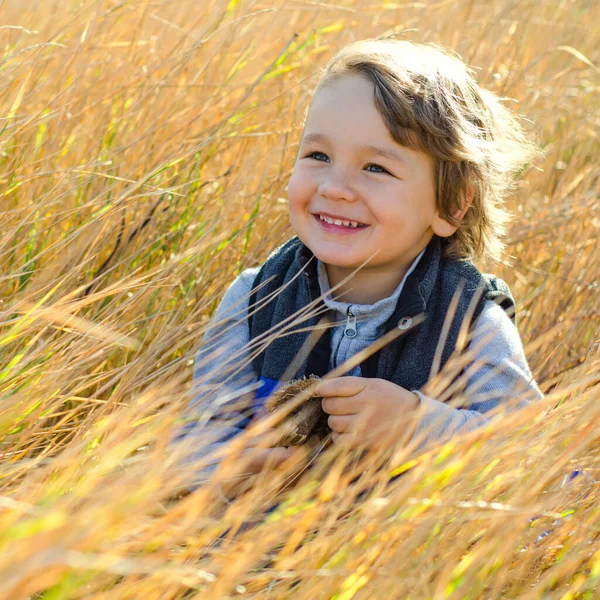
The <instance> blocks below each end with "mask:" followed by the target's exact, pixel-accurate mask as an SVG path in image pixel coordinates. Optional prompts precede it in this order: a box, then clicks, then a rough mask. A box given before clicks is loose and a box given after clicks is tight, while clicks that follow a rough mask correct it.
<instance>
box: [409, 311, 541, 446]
mask: <svg viewBox="0 0 600 600" xmlns="http://www.w3.org/2000/svg"><path fill="white" fill-rule="evenodd" d="M467 351H471V352H473V353H474V360H473V363H472V366H470V367H468V368H467V374H468V379H467V383H466V390H465V392H466V395H467V397H470V398H472V399H473V401H472V403H471V404H470V405H469V406H468V408H456V407H453V406H450V405H448V404H444V403H442V402H440V401H438V400H435V399H433V398H429V397H427V396H425V395H424V394H422V393H421V392H419V391H418V390H414V392H415V393H416V394H417V395H418V396H419V398H420V399H421V407H420V417H419V420H418V421H417V425H416V429H415V432H414V434H413V439H415V440H419V441H420V443H419V447H422V446H424V445H426V444H427V443H428V442H430V441H445V440H447V439H449V438H451V437H452V436H453V435H454V434H455V433H457V432H458V431H460V432H466V431H470V430H473V429H475V428H477V427H479V426H480V425H482V424H483V423H485V422H487V421H488V420H489V417H488V416H487V415H486V414H485V413H487V412H489V411H491V410H492V409H494V408H496V407H498V406H500V405H501V404H507V403H510V406H507V408H511V409H516V408H520V407H522V406H525V405H526V404H528V403H529V401H531V400H538V399H540V398H542V397H543V395H542V393H541V391H540V389H539V388H538V386H537V384H536V383H535V381H534V379H533V375H532V374H531V371H530V369H529V365H528V364H527V359H526V358H525V352H524V350H523V344H522V342H521V338H520V337H519V332H518V331H517V328H516V327H515V325H514V324H513V322H512V321H511V320H510V318H509V317H508V316H507V314H506V313H505V312H504V310H503V309H502V308H501V307H500V306H499V305H498V304H496V303H495V302H492V301H488V302H487V303H486V305H485V307H484V310H483V311H482V313H481V315H480V316H479V318H478V319H477V321H476V323H475V328H474V333H473V339H472V340H471V342H470V344H469V346H468V349H467ZM513 399H516V400H515V401H514V402H511V400H513Z"/></svg>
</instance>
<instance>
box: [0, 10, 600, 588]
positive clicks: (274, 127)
mask: <svg viewBox="0 0 600 600" xmlns="http://www.w3.org/2000/svg"><path fill="white" fill-rule="evenodd" d="M0 15H1V17H2V18H1V20H0V23H1V25H0V39H1V42H2V43H1V46H0V47H1V48H2V52H3V54H2V58H1V62H0V69H1V71H0V73H1V77H0V103H1V109H0V180H1V182H2V188H1V189H2V194H3V197H2V201H1V204H0V215H1V218H2V221H1V223H2V229H1V230H0V231H1V233H0V265H1V271H0V318H1V321H0V352H1V355H0V356H1V360H0V397H1V403H0V445H1V452H2V463H1V466H0V473H1V479H0V486H1V490H0V515H1V519H0V544H1V545H0V548H1V552H0V597H2V598H19V599H20V598H44V599H46V600H48V599H59V598H60V599H62V598H92V597H93V598H144V599H151V598H157V599H158V598H160V599H164V598H181V597H192V596H194V595H198V597H201V598H213V597H226V596H228V595H231V596H238V595H241V596H247V597H252V596H260V597H268V598H283V597H289V596H290V595H292V594H293V596H294V598H307V599H313V598H317V597H318V598H331V599H334V598H335V599H336V600H349V599H350V598H409V597H410V598H481V597H486V598H514V597H522V598H563V599H568V598H569V599H570V598H591V597H595V594H596V592H595V591H594V590H596V587H597V583H598V578H599V577H600V543H599V542H598V541H597V537H598V528H599V524H600V508H599V507H598V504H597V502H596V498H597V497H596V491H597V486H596V485H594V484H593V483H591V482H590V481H589V480H587V479H585V477H584V476H581V477H578V478H576V479H575V480H574V481H573V483H572V485H570V486H567V487H561V482H562V480H563V478H564V476H565V475H566V474H568V473H570V472H571V471H572V470H573V469H574V468H576V467H583V468H584V469H585V471H586V472H587V473H589V474H590V475H592V476H598V473H599V464H598V460H599V454H600V453H599V449H598V442H599V440H600V420H599V419H598V417H599V416H600V415H599V414H598V413H599V412H600V404H599V401H600V386H599V384H598V381H599V378H600V375H599V373H600V354H599V349H598V345H599V342H600V297H599V293H598V292H599V285H600V278H599V276H598V273H599V272H600V246H599V243H598V234H599V231H600V203H599V199H598V191H599V189H600V178H599V175H598V157H599V155H600V153H599V147H600V143H599V139H598V131H599V130H600V102H599V95H598V92H599V90H600V44H599V43H598V42H599V40H600V5H599V4H598V3H597V2H594V1H588V0H564V1H560V2H558V1H557V2H533V1H516V0H501V1H498V2H493V3H491V2H487V1H484V0H479V1H471V0H469V1H464V0H457V1H455V2H426V3H400V2H399V3H391V2H386V3H382V2H375V3H373V2H369V1H367V0H355V1H350V0H340V1H338V2H336V3H335V4H328V3H324V2H312V1H310V2H309V1H307V0H299V1H297V2H292V1H282V2H278V3H277V2H267V1H264V2H260V1H257V0H231V1H230V2H227V1H226V0H206V1H204V2H190V1H187V0H182V1H181V2H178V3H172V2H167V1H163V0H157V1H154V2H151V1H144V0H138V1H130V2H128V1H124V2H117V1H116V0H97V1H95V2H91V1H82V2H78V3H77V2H69V1H66V2H62V3H58V2H45V3H39V2H33V1H31V0H27V1H23V2H20V3H16V2H5V3H3V4H2V5H0ZM402 31H406V33H405V34H404V35H405V37H407V38H409V39H413V40H415V41H435V42H438V43H442V44H445V45H448V46H450V47H452V48H454V49H455V50H456V51H457V52H458V53H459V54H461V56H462V57H463V59H464V60H465V61H466V62H467V63H468V64H470V65H472V66H474V67H479V73H478V79H479V81H480V82H481V83H482V84H483V85H484V86H487V87H489V88H491V89H492V90H494V91H496V92H497V93H498V94H500V95H502V96H507V97H508V98H510V99H511V100H509V101H508V102H509V103H510V104H511V105H512V106H513V107H514V109H515V110H516V111H517V112H519V113H521V114H524V115H526V116H527V117H528V118H529V119H531V121H532V123H531V124H530V129H531V133H532V135H533V136H534V137H536V139H537V140H538V141H539V143H540V145H541V146H542V147H543V149H544V154H545V156H544V158H541V159H540V160H539V161H538V163H537V164H535V165H532V166H530V167H529V168H528V169H527V170H526V171H525V172H524V173H523V174H522V177H521V179H522V185H521V187H520V189H519V191H518V192H517V193H516V194H514V195H513V196H512V197H511V198H510V200H509V204H510V206H511V209H512V211H513V213H514V215H515V220H514V222H513V225H512V227H511V229H510V234H509V239H508V252H509V254H510V256H511V257H512V258H511V260H510V261H507V263H506V264H505V265H501V266H500V267H499V268H496V269H495V270H496V272H497V273H498V274H499V275H500V276H502V277H503V278H505V279H506V280H507V281H508V282H509V284H510V285H511V288H512V290H513V293H514V294H515V296H516V297H517V299H518V302H519V307H520V313H519V316H520V324H519V328H520V332H521V335H522V338H523V340H524V342H525V343H526V344H527V353H528V357H529V360H530V363H531V366H532V368H533V370H534V373H535V375H536V378H537V379H538V381H539V382H540V385H541V387H542V389H543V390H544V391H545V392H546V393H547V394H548V395H547V399H546V400H545V401H544V402H543V403H541V404H540V405H538V406H536V407H532V409H531V410H527V411H523V412H521V413H519V414H517V415H515V416H514V417H512V418H511V419H510V420H503V421H502V422H501V423H500V424H498V425H497V426H495V427H494V428H493V429H492V428H487V429H484V430H482V431H480V432H478V433H477V434H473V435H471V436H469V437H464V438H460V439H457V440H455V441H453V442H452V443H451V444H448V445H446V446H444V447H443V448H437V449H433V450H432V451H431V452H430V453H429V454H426V455H423V456H421V457H419V458H417V459H416V460H415V462H409V463H407V462H406V461H407V460H408V458H407V457H406V456H404V455H403V453H402V452H400V451H398V452H395V453H392V452H391V453H390V455H388V456H385V457H379V459H378V460H380V461H387V462H382V464H384V465H385V468H384V469H380V470H378V471H377V472H376V471H375V468H374V466H375V465H374V464H373V463H369V464H365V462H364V461H363V462H361V461H360V460H358V458H357V457H356V456H337V455H336V453H335V452H331V453H329V454H327V455H325V456H323V457H321V460H320V461H318V463H317V464H316V465H315V466H314V467H313V469H312V470H311V472H310V474H306V475H305V478H304V479H302V480H301V481H300V482H299V483H298V484H297V485H296V487H295V488H294V489H293V490H291V491H288V492H286V491H284V492H283V493H282V495H281V496H280V498H282V499H284V502H283V504H281V505H280V507H279V508H278V509H277V510H276V511H275V512H273V513H272V514H271V515H270V516H269V517H268V518H267V519H266V520H265V521H264V522H262V521H261V516H260V515H261V510H262V509H264V508H265V507H266V506H268V505H269V504H270V503H271V501H272V498H273V497H274V495H275V493H276V492H277V490H278V489H279V488H281V486H282V485H284V484H285V481H286V477H288V476H289V473H288V474H286V473H282V474H281V476H280V477H279V479H277V478H271V479H270V480H269V481H264V482H263V483H262V485H258V486H256V488H255V489H254V490H253V491H252V492H250V493H249V494H247V495H246V496H244V497H243V498H242V499H240V500H239V501H237V502H235V503H234V504H233V505H231V506H229V507H226V508H223V507H222V506H220V505H219V504H218V503H216V502H214V500H213V496H212V494H211V491H210V489H209V488H201V489H199V490H197V491H196V492H195V493H193V494H190V495H189V496H187V497H185V498H183V499H181V500H180V501H179V502H170V501H168V499H169V498H170V497H171V496H172V493H173V491H174V489H175V488H176V486H177V481H176V479H175V478H174V476H173V473H172V471H171V470H170V469H171V467H172V459H171V457H170V454H169V451H168V449H167V447H166V444H167V440H168V439H169V436H170V435H171V434H172V431H173V427H175V426H176V420H177V419H178V418H179V416H180V415H181V412H182V410H183V408H184V407H185V404H186V402H187V401H188V392H189V378H190V373H191V363H192V360H193V356H194V352H195V350H196V349H197V347H198V344H199V341H200V338H201V336H202V332H203V327H204V326H205V324H206V322H207V319H208V317H209V316H210V314H211V313H212V311H213V310H214V308H215V306H216V304H217V302H218V300H219V298H220V295H221V294H222V292H223V291H224V289H225V288H226V286H227V285H228V284H229V283H230V282H231V280H232V278H233V277H234V276H235V274H236V273H238V272H239V270H240V269H242V268H245V267H246V266H254V265H256V264H258V261H260V260H261V259H263V258H264V257H265V256H266V255H267V254H268V252H269V251H270V250H272V249H273V248H274V247H275V246H276V245H278V244H279V243H280V242H282V241H283V240H284V239H286V236H288V235H289V234H290V230H289V228H288V226H287V223H286V205H285V202H286V201H285V194H286V192H285V188H286V182H287V179H288V177H289V173H290V169H291V166H292V164H293V160H294V155H295V149H296V142H297V138H298V134H299V132H300V126H301V119H302V114H303V110H304V108H305V106H306V103H307V101H308V99H309V96H310V92H311V90H312V88H313V87H314V84H315V79H316V76H317V73H318V68H319V67H320V66H322V65H323V64H324V63H325V62H326V61H327V59H328V58H329V57H330V56H331V55H332V54H333V53H334V52H335V51H336V50H337V49H339V48H340V47H341V46H343V45H344V44H346V43H348V42H349V41H352V40H354V39H360V38H365V37H374V36H377V35H382V34H386V33H392V32H396V33H398V32H402ZM509 263H510V264H509ZM370 460H371V461H375V459H374V458H371V459H370ZM408 467H412V468H411V469H410V470H407V469H408ZM394 469H395V470H396V471H398V472H399V471H406V473H405V475H404V476H403V477H402V478H400V479H399V480H398V481H397V482H395V483H394V485H392V486H389V487H386V486H385V481H386V474H389V473H390V472H392V471H393V470H394ZM358 475H360V477H359V479H358V481H357V482H355V483H354V484H352V485H349V482H350V481H351V480H352V479H353V478H356V477H357V476H358ZM361 490H368V491H367V493H366V494H365V495H364V496H363V497H362V500H361V502H359V503H356V502H354V499H355V498H356V496H357V494H358V493H360V491H361ZM533 517H537V518H535V519H534V518H533ZM253 520H255V521H256V523H257V524H256V526H255V528H253V529H250V530H248V531H238V529H239V527H240V526H241V524H242V523H244V522H249V521H253ZM546 531H551V533H550V534H548V535H546V536H545V537H542V538H539V536H540V535H541V534H543V533H544V532H546ZM219 537H221V538H222V539H221V540H220V542H219V543H218V544H217V539H218V538H219ZM538 538H539V539H538ZM536 540H537V541H536Z"/></svg>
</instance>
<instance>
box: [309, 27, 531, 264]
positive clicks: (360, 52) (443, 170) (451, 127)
mask: <svg viewBox="0 0 600 600" xmlns="http://www.w3.org/2000/svg"><path fill="white" fill-rule="evenodd" d="M348 74H358V75H361V76H363V77H365V78H367V79H368V80H369V81H371V82H372V83H373V84H374V87H375V106H376V107H377V110H378V111H379V113H380V114H381V116H382V118H383V120H384V122H385V124H386V126H387V128H388V130H389V132H390V134H391V135H392V137H393V138H394V140H395V141H396V142H397V143H399V144H401V145H403V146H407V147H409V148H412V149H416V150H420V151H422V152H425V153H426V154H428V155H429V156H431V157H432V159H433V160H434V164H435V182H434V184H435V189H436V203H437V209H438V211H439V214H440V216H441V217H442V218H444V219H445V220H446V221H448V222H449V223H451V224H452V225H455V226H458V229H457V230H456V232H455V233H454V234H453V235H452V236H450V237H449V238H448V240H447V242H448V243H447V244H446V246H445V254H446V256H448V257H453V258H468V259H491V260H499V259H500V258H501V256H502V252H503V249H504V244H503V243H502V241H501V237H502V235H503V234H504V233H505V228H506V224H507V222H508V221H509V219H510V214H509V212H508V211H507V209H506V208H505V207H504V206H503V199H504V197H505V196H506V194H507V193H508V192H509V191H510V190H511V189H512V187H513V184H514V179H515V175H516V174H517V173H518V172H519V171H520V170H521V169H522V168H523V167H524V165H525V164H526V163H527V162H528V161H530V160H531V158H532V156H533V154H534V151H535V146H534V145H533V144H531V143H530V142H529V141H528V140H527V139H526V137H525V135H524V133H523V130H522V128H521V126H520V124H519V121H518V120H517V119H516V117H515V116H513V115H512V114H511V113H510V112H509V111H508V110H507V109H506V108H505V107H504V106H503V105H502V103H501V102H500V99H499V98H498V97H497V96H496V95H495V94H493V93H491V92H489V91H487V90H484V89H482V88H481V87H479V85H478V84H477V83H476V82H475V79H474V78H473V76H472V71H471V70H470V69H469V68H468V67H467V66H466V65H465V64H464V63H463V62H462V61H461V60H460V59H458V58H456V57H454V56H451V55H450V54H448V53H447V52H446V51H445V50H443V49H441V48H440V47H438V46H435V45H429V44H427V45H425V44H414V43H411V42H408V41H399V40H393V39H381V40H365V41H361V42H355V43H352V44H350V45H349V46H346V47H345V48H344V49H343V50H342V51H341V52H339V53H338V54H337V55H336V56H335V57H334V58H333V59H332V60H331V61H330V62H329V64H328V65H327V66H326V67H325V71H324V73H323V75H322V77H321V79H320V81H319V83H318V85H317V88H316V90H315V95H316V92H318V90H319V89H320V88H321V87H323V86H326V85H327V84H328V83H329V82H332V81H334V80H336V79H337V78H339V77H341V76H343V75H348ZM465 201H470V205H469V208H468V210H467V212H466V214H465V216H464V218H463V219H462V221H457V220H456V219H455V218H454V217H453V214H454V213H456V212H457V211H458V210H460V209H461V208H462V207H464V205H465Z"/></svg>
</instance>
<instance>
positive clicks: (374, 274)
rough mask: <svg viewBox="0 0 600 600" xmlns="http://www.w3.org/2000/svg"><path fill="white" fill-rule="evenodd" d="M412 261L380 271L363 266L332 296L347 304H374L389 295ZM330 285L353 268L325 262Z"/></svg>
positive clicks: (343, 277) (333, 284)
mask: <svg viewBox="0 0 600 600" xmlns="http://www.w3.org/2000/svg"><path fill="white" fill-rule="evenodd" d="M411 265H412V262H411V263H410V264H408V265H406V266H405V268H403V269H402V270H394V271H382V270H377V269H367V268H364V269H362V270H361V271H358V273H354V275H352V277H351V278H350V279H349V280H348V281H346V282H345V283H343V284H342V285H340V287H338V288H337V289H336V290H335V291H334V292H333V297H334V298H335V299H337V300H339V301H340V302H348V303H349V304H375V302H377V301H379V300H383V299H384V298H388V297H389V296H391V295H392V294H393V293H394V291H395V289H396V288H397V287H398V286H399V285H400V282H401V281H402V280H403V279H404V276H405V275H406V273H407V271H408V269H409V268H410V266H411ZM325 270H326V271H327V278H328V279H329V285H330V287H332V288H333V287H334V286H336V285H337V284H338V283H340V281H343V280H344V279H345V278H346V277H348V276H349V275H351V274H352V273H353V271H354V269H347V268H344V267H336V266H334V265H328V264H325Z"/></svg>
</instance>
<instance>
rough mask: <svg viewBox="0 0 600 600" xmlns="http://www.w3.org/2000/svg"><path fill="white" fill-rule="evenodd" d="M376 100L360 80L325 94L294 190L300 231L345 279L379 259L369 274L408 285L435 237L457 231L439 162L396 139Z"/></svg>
mask: <svg viewBox="0 0 600 600" xmlns="http://www.w3.org/2000/svg"><path fill="white" fill-rule="evenodd" d="M373 96H374V87H373V84H372V83H370V82H369V81H368V80H367V79H365V78H363V77H360V76H357V75H345V76H342V77H341V78H339V79H337V80H334V81H331V82H329V83H328V84H327V85H326V86H325V87H323V88H321V89H320V90H319V92H318V93H317V95H316V96H315V98H314V99H313V103H312V105H311V108H310V110H309V113H308V117H307V120H306V126H305V129H304V136H303V138H302V140H301V142H300V148H299V153H298V158H297V160H296V164H295V166H294V170H293V173H292V176H291V178H290V182H289V187H288V197H289V211H290V222H291V224H292V227H293V228H294V231H295V232H296V234H297V236H298V237H299V238H300V239H301V240H302V241H303V242H304V244H305V245H306V246H308V247H309V248H310V249H311V250H312V252H313V253H314V254H315V256H316V257H317V258H319V259H320V260H321V261H322V262H324V263H325V264H326V265H327V267H328V273H329V275H330V279H331V276H332V270H333V271H334V273H336V274H337V275H338V277H334V279H337V280H338V281H339V279H340V277H339V276H346V275H348V274H349V273H350V272H351V271H352V270H354V269H355V268H357V267H358V266H360V265H361V264H362V263H363V262H364V261H365V260H367V259H368V258H369V257H371V256H372V255H374V254H375V253H377V254H376V256H375V257H374V258H372V259H371V260H370V261H369V263H368V265H367V266H366V267H364V268H363V270H362V271H361V272H363V273H365V270H366V271H367V272H369V271H370V272H373V274H375V273H381V274H387V275H388V276H392V274H395V275H397V276H399V277H400V279H401V277H402V276H403V275H404V273H405V272H406V270H407V269H408V267H409V266H410V264H411V263H412V262H413V260H414V259H415V257H416V256H417V255H418V254H419V252H420V251H421V250H422V249H423V248H425V246H427V244H428V243H429V241H430V240H431V238H432V236H433V234H434V233H436V234H437V235H440V236H442V237H446V236H449V235H452V233H454V231H456V228H455V227H452V226H451V225H450V224H449V223H447V222H446V221H444V220H443V219H441V218H440V217H439V215H438V212H437V209H436V206H435V188H434V168H433V161H432V160H431V158H430V157H429V156H428V155H426V154H424V153H422V152H418V151H416V150H411V149H409V148H406V147H404V146H401V145H399V144H397V143H396V142H395V141H394V139H393V138H392V136H391V135H390V133H389V131H388V130H387V128H386V126H385V123H384V121H383V119H382V117H381V115H380V114H379V112H378V111H377V109H376V107H375V103H374V98H373ZM323 218H326V219H327V220H329V221H331V220H332V219H337V220H341V221H346V225H343V224H331V223H328V222H326V221H324V220H323ZM349 221H353V222H354V223H350V224H349V223H348V222H349ZM356 223H359V224H360V225H359V226H357V227H354V226H353V225H355V224H356ZM398 283H399V280H398Z"/></svg>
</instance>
